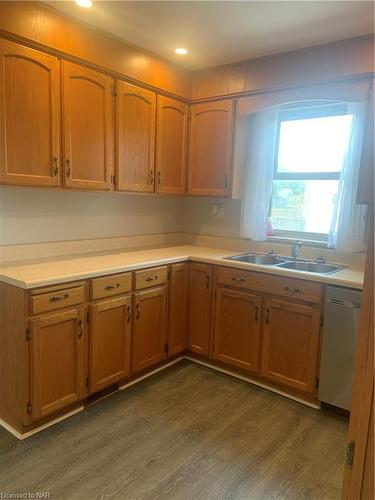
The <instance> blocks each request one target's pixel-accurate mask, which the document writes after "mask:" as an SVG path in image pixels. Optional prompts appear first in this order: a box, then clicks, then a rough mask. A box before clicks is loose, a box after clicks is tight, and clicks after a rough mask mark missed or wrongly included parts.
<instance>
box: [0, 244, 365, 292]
mask: <svg viewBox="0 0 375 500" xmlns="http://www.w3.org/2000/svg"><path fill="white" fill-rule="evenodd" d="M237 253H238V252H237ZM235 254H236V252H235V251H233V250H223V249H219V248H206V247H200V246H194V245H179V246H172V247H171V246H167V247H162V248H152V249H150V248H147V249H141V250H132V251H126V250H124V251H117V252H110V253H109V252H107V253H97V254H83V255H72V256H70V257H64V258H56V259H48V260H42V259H38V260H34V261H28V262H22V263H17V264H9V265H5V266H3V267H1V268H0V281H2V282H5V283H9V284H11V285H15V286H18V287H20V288H27V289H28V288H36V287H40V286H46V285H53V284H57V283H64V282H68V281H75V280H80V279H86V278H92V277H95V276H104V275H108V274H114V273H118V272H124V271H131V270H134V269H140V268H144V267H150V266H158V265H162V264H170V263H173V262H183V261H186V260H188V259H190V260H196V261H201V262H208V263H211V264H220V265H224V266H230V267H235V268H237V269H248V270H251V271H258V272H262V273H271V274H275V275H280V276H290V277H293V278H299V279H305V280H306V279H307V280H311V281H316V282H320V283H330V284H334V285H341V286H346V287H351V288H359V289H360V288H362V284H363V270H362V269H354V268H347V269H343V270H341V271H338V272H336V273H334V274H330V275H324V274H316V273H308V272H302V271H294V270H291V269H282V268H279V267H275V266H262V265H258V264H246V263H242V262H234V261H229V260H223V258H224V257H229V256H230V255H235Z"/></svg>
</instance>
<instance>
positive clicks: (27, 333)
mask: <svg viewBox="0 0 375 500" xmlns="http://www.w3.org/2000/svg"><path fill="white" fill-rule="evenodd" d="M26 340H31V330H30V328H26Z"/></svg>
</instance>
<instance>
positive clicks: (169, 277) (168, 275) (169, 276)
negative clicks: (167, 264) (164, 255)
mask: <svg viewBox="0 0 375 500" xmlns="http://www.w3.org/2000/svg"><path fill="white" fill-rule="evenodd" d="M167 279H168V280H170V279H171V272H170V271H168V273H167Z"/></svg>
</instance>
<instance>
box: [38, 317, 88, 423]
mask: <svg viewBox="0 0 375 500" xmlns="http://www.w3.org/2000/svg"><path fill="white" fill-rule="evenodd" d="M30 331H31V341H30V377H31V404H32V407H31V419H32V420H35V419H38V418H41V417H44V416H45V415H48V414H50V413H54V412H55V411H57V410H59V409H61V408H64V407H66V406H68V405H70V404H73V403H75V402H77V401H79V400H81V399H82V398H84V397H85V395H86V385H85V380H86V367H87V364H86V361H85V359H86V356H87V350H86V339H85V335H84V322H83V309H82V308H74V309H70V310H65V311H64V312H57V313H55V314H49V315H43V316H40V317H39V318H36V319H33V320H31V321H30Z"/></svg>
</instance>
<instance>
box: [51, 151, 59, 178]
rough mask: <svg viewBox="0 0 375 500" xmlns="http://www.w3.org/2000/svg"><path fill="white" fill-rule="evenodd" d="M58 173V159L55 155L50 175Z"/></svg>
mask: <svg viewBox="0 0 375 500" xmlns="http://www.w3.org/2000/svg"><path fill="white" fill-rule="evenodd" d="M58 173H59V160H58V158H57V156H54V157H53V169H52V175H53V176H54V177H56V175H57V174H58Z"/></svg>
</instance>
